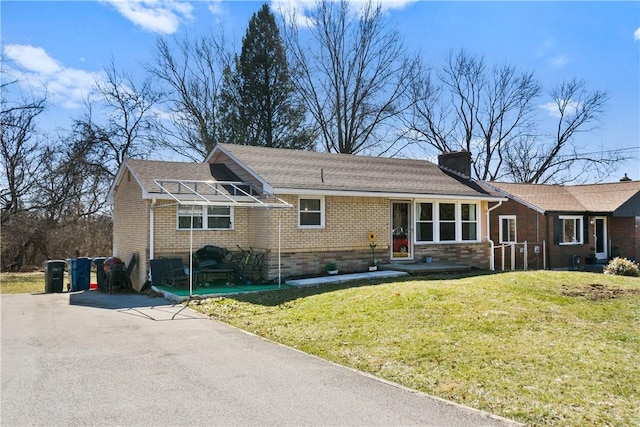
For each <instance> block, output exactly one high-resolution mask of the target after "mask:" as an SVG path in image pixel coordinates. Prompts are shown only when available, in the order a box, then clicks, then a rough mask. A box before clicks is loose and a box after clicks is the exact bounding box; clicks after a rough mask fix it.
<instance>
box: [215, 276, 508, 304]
mask: <svg viewBox="0 0 640 427" xmlns="http://www.w3.org/2000/svg"><path fill="white" fill-rule="evenodd" d="M488 274H496V273H495V272H492V271H484V270H474V271H466V272H455V273H435V274H427V275H416V276H400V277H389V278H384V279H381V278H378V279H362V280H354V281H352V282H344V283H331V284H323V285H317V286H308V287H300V288H293V289H277V290H272V291H264V292H255V293H246V294H237V295H228V296H222V297H215V299H232V300H235V301H239V302H246V303H250V304H256V305H262V306H268V307H273V306H278V305H281V304H285V303H287V302H289V301H294V300H297V299H300V298H306V297H310V296H313V295H321V294H325V293H329V292H335V291H340V290H343V289H351V288H361V287H365V286H377V285H383V284H388V283H404V282H413V281H437V280H456V279H464V278H467V277H475V276H480V275H488Z"/></svg>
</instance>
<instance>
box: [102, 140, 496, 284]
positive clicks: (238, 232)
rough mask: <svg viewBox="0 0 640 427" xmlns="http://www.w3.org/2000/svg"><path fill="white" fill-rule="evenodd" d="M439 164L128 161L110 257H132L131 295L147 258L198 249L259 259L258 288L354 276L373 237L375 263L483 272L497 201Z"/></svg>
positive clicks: (115, 195)
mask: <svg viewBox="0 0 640 427" xmlns="http://www.w3.org/2000/svg"><path fill="white" fill-rule="evenodd" d="M439 162H440V164H441V167H439V166H437V165H435V164H433V163H431V162H428V161H423V160H408V159H391V158H381V157H366V156H355V155H346V154H329V153H316V152H309V151H297V150H285V149H275V148H262V147H253V146H245V145H232V144H219V145H217V146H216V147H214V149H213V150H212V152H211V153H210V154H209V156H208V157H207V159H206V160H205V162H204V163H177V162H163V161H146V160H132V159H127V160H126V161H125V162H124V163H123V164H122V166H121V168H120V170H119V171H118V173H117V175H116V178H115V180H114V183H113V185H112V187H111V189H110V192H109V195H110V202H111V204H112V206H113V245H114V248H113V250H114V255H115V256H118V257H120V258H122V259H128V257H130V256H131V254H133V253H136V254H137V255H138V259H139V261H138V264H137V266H136V270H135V271H134V273H133V274H132V281H133V283H134V287H136V288H139V287H140V286H141V284H142V283H143V282H144V280H145V279H146V277H147V269H148V266H149V260H150V259H154V258H158V257H167V256H179V257H181V258H182V259H183V260H184V262H185V263H187V262H188V259H189V253H190V251H191V250H192V249H198V248H200V247H202V246H204V245H215V246H221V247H226V248H228V249H229V250H234V249H237V246H239V247H241V248H249V247H251V248H253V250H254V251H260V252H261V253H263V254H264V255H265V261H264V266H263V272H262V273H263V277H265V278H268V279H275V278H277V277H279V275H280V276H284V277H292V276H299V275H311V274H320V273H322V271H323V268H324V266H325V264H326V263H327V262H329V261H334V262H336V263H337V265H338V268H339V269H340V270H341V271H345V272H348V271H363V270H366V269H367V266H368V265H369V264H370V263H371V261H372V252H371V247H370V241H369V238H368V236H369V235H370V233H372V232H373V233H374V234H375V236H376V240H375V243H376V247H375V257H376V259H378V260H379V261H380V262H389V261H412V260H416V261H419V262H424V259H425V257H426V256H431V257H432V258H433V262H438V261H446V262H449V263H452V262H457V263H460V264H465V265H469V266H473V267H479V268H489V266H490V254H491V250H490V243H489V241H488V240H487V228H486V218H487V209H488V206H489V203H490V202H497V201H500V200H505V199H504V198H503V197H502V196H501V195H499V194H497V192H495V191H492V190H489V191H487V190H486V189H484V188H483V187H481V186H479V185H477V184H476V183H475V182H474V181H473V180H471V179H470V178H469V172H470V170H469V165H470V157H469V154H468V153H466V152H462V153H450V154H448V155H442V156H440V158H439ZM456 171H457V172H456ZM196 185H197V186H198V187H197V189H196V188H195V187H196ZM192 221H193V229H192V228H191V223H192Z"/></svg>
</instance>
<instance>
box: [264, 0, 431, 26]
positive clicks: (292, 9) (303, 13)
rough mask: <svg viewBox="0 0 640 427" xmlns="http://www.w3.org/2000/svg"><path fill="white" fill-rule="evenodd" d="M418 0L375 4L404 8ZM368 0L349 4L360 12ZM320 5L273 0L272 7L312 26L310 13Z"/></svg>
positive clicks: (386, 8)
mask: <svg viewBox="0 0 640 427" xmlns="http://www.w3.org/2000/svg"><path fill="white" fill-rule="evenodd" d="M417 1H418V0H379V1H378V2H374V5H376V4H378V3H379V4H380V5H381V7H382V10H383V11H390V10H394V9H404V8H405V7H406V6H407V5H409V4H412V3H415V2H417ZM367 3H368V0H367V1H365V0H350V1H349V5H350V9H351V12H353V13H356V14H360V13H361V11H362V9H363V8H364V7H365V6H366V5H367ZM317 5H318V2H317V1H316V0H271V9H272V10H274V11H276V12H278V13H280V14H281V15H282V16H284V17H286V18H289V17H295V20H296V23H297V25H298V26H299V27H311V26H312V20H311V19H310V18H309V16H308V13H309V12H310V11H312V10H313V9H315V8H316V7H317Z"/></svg>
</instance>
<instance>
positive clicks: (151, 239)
mask: <svg viewBox="0 0 640 427" xmlns="http://www.w3.org/2000/svg"><path fill="white" fill-rule="evenodd" d="M155 207H156V198H155V197H153V198H152V199H151V206H149V260H152V259H153V258H154V255H153V245H154V233H153V229H154V226H153V222H154V221H155V215H154V212H155Z"/></svg>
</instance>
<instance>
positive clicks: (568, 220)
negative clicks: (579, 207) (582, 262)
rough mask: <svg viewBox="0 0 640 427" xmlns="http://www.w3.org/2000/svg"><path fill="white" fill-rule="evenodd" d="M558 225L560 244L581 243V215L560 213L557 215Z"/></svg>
mask: <svg viewBox="0 0 640 427" xmlns="http://www.w3.org/2000/svg"><path fill="white" fill-rule="evenodd" d="M558 226H559V227H560V230H559V232H560V233H559V236H560V242H559V243H560V244H561V245H581V244H582V241H583V240H582V237H583V236H582V234H583V233H582V217H581V216H569V215H560V216H559V217H558Z"/></svg>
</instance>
